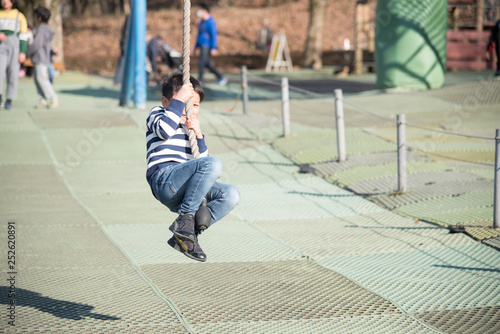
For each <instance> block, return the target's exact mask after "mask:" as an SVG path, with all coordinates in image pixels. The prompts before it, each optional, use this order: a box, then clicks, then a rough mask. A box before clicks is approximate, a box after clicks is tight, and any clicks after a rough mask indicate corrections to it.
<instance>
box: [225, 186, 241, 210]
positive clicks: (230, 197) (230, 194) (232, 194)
mask: <svg viewBox="0 0 500 334" xmlns="http://www.w3.org/2000/svg"><path fill="white" fill-rule="evenodd" d="M226 192H227V194H226V200H227V201H229V202H230V203H231V205H232V207H233V208H234V207H235V206H236V205H238V203H239V202H240V191H239V190H238V188H236V187H235V186H232V185H229V186H228V188H227V190H226Z"/></svg>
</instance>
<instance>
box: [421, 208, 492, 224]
mask: <svg viewBox="0 0 500 334" xmlns="http://www.w3.org/2000/svg"><path fill="white" fill-rule="evenodd" d="M492 217H493V206H490V207H478V208H463V209H454V210H448V211H445V212H440V213H435V214H433V215H425V216H423V217H422V219H424V220H428V221H432V222H436V223H439V224H444V225H446V224H465V225H467V224H474V225H483V224H484V225H488V226H491V225H492V224H491V222H492Z"/></svg>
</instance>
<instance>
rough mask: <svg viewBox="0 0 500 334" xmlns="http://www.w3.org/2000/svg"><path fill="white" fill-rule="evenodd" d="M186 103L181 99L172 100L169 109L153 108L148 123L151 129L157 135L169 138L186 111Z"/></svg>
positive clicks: (165, 138)
mask: <svg viewBox="0 0 500 334" xmlns="http://www.w3.org/2000/svg"><path fill="white" fill-rule="evenodd" d="M184 107H185V104H184V103H183V102H181V101H179V100H172V102H171V103H170V105H169V106H168V108H167V109H165V108H163V107H154V108H153V109H151V111H150V113H149V116H148V118H147V119H146V125H147V128H148V130H149V131H151V132H153V133H154V134H155V135H156V136H157V137H159V138H161V139H163V140H168V139H169V138H170V137H171V136H173V135H174V134H175V131H176V130H177V127H178V126H179V121H180V119H181V116H182V112H183V111H184Z"/></svg>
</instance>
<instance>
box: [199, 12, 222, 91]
mask: <svg viewBox="0 0 500 334" xmlns="http://www.w3.org/2000/svg"><path fill="white" fill-rule="evenodd" d="M196 15H197V16H198V17H199V18H201V21H200V23H198V37H197V38H196V45H195V47H194V50H195V52H196V49H198V48H199V49H200V60H199V63H198V64H199V77H198V80H199V81H200V82H201V83H203V74H204V72H205V68H208V69H209V70H210V72H212V73H213V74H215V75H216V76H217V82H218V84H219V85H225V84H226V83H227V79H226V78H225V77H223V76H222V74H220V73H219V72H218V71H217V69H216V68H215V67H214V66H213V65H212V63H211V62H210V56H215V55H217V35H218V33H217V24H216V23H215V20H214V18H213V16H212V15H210V7H209V6H208V5H207V4H205V3H202V4H201V5H200V9H198V10H197V11H196Z"/></svg>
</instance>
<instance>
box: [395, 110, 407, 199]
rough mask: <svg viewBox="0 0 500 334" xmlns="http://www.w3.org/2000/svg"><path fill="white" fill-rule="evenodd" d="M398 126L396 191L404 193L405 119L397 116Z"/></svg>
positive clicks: (402, 116)
mask: <svg viewBox="0 0 500 334" xmlns="http://www.w3.org/2000/svg"><path fill="white" fill-rule="evenodd" d="M397 126H398V191H399V192H401V193H404V192H405V191H406V117H405V115H404V114H399V115H398V117H397Z"/></svg>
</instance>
